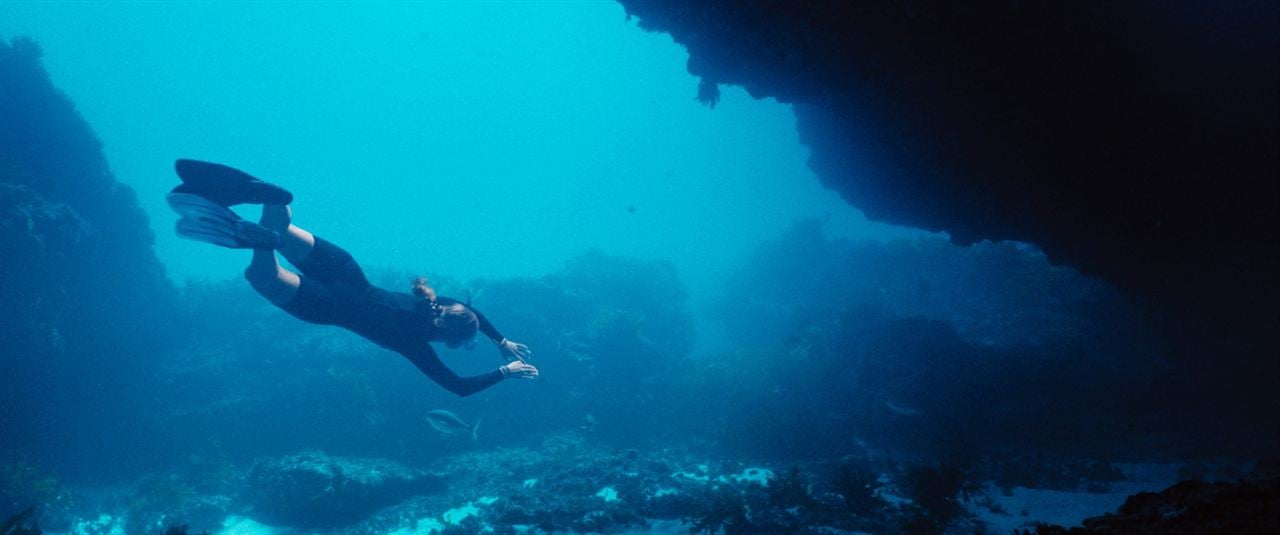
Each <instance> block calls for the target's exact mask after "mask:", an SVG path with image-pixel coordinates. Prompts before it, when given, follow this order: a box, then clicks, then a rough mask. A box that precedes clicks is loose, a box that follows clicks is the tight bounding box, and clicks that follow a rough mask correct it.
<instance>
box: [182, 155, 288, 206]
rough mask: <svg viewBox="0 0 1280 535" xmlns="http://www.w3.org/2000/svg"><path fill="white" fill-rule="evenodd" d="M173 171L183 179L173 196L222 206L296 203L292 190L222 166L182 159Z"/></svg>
mask: <svg viewBox="0 0 1280 535" xmlns="http://www.w3.org/2000/svg"><path fill="white" fill-rule="evenodd" d="M173 169H174V170H175V171H177V173H178V178H181V179H182V184H181V185H179V186H178V187H176V188H173V193H187V194H192V195H199V196H201V197H204V198H206V199H209V200H211V201H213V202H216V203H218V204H220V205H222V206H235V205H237V204H289V203H291V202H293V194H292V193H289V190H286V189H284V188H282V187H280V186H277V185H275V184H271V183H269V182H263V181H261V180H258V179H257V178H254V177H253V176H252V175H250V174H248V173H245V172H244V171H241V170H239V169H234V168H231V167H227V166H225V165H222V164H217V163H211V162H202V161H199V160H186V159H180V160H177V161H175V162H174V163H173Z"/></svg>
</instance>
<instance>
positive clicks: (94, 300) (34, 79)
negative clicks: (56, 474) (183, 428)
mask: <svg viewBox="0 0 1280 535" xmlns="http://www.w3.org/2000/svg"><path fill="white" fill-rule="evenodd" d="M40 55H41V52H40V49H39V47H38V46H37V45H36V44H35V43H34V42H33V41H31V40H27V39H15V40H13V41H12V42H5V41H4V40H3V39H0V306H3V309H4V314H5V317H4V321H3V322H0V370H2V372H3V373H0V405H3V406H4V407H9V408H13V407H20V408H21V410H5V411H4V414H3V416H0V433H2V434H3V436H4V437H5V439H6V446H7V447H11V448H15V449H17V450H19V451H27V452H30V453H32V454H33V457H37V460H39V459H38V457H39V456H40V455H44V454H53V452H57V453H56V455H57V458H58V462H59V464H60V465H62V466H63V467H64V468H71V467H73V466H74V465H75V464H76V463H77V462H84V463H86V464H90V465H95V466H113V465H111V464H109V463H106V462H105V459H106V458H107V457H109V456H111V455H110V454H111V450H112V448H113V447H118V446H105V447H104V446H103V445H101V444H100V441H99V440H100V437H102V436H104V435H107V434H111V435H113V436H115V437H117V440H116V441H114V444H135V443H137V441H132V440H126V439H125V438H124V437H125V436H127V435H128V434H129V433H130V432H134V431H136V430H135V429H134V428H133V427H132V426H133V425H136V424H138V423H140V422H139V421H136V420H135V421H129V422H123V421H121V419H120V418H119V417H118V416H116V415H118V414H119V413H121V412H127V411H131V410H135V409H136V408H137V407H138V405H137V404H138V403H144V402H145V401H144V400H146V399H147V396H146V383H145V381H142V380H140V378H141V377H146V376H148V375H149V374H147V373H145V371H146V370H148V369H149V368H150V367H151V364H152V362H153V361H152V360H149V358H147V357H149V356H152V355H153V354H154V351H155V350H156V349H158V348H160V347H163V345H164V343H165V341H166V337H165V336H163V335H162V334H161V333H158V332H157V331H158V329H157V327H158V326H160V325H162V324H163V319H165V318H167V317H169V316H170V312H171V310H172V305H173V290H172V288H171V287H170V285H169V284H168V282H167V281H166V280H165V278H164V272H163V268H162V266H161V265H160V262H159V260H158V259H157V258H156V256H155V254H154V253H153V251H152V249H151V244H152V235H151V230H150V227H149V226H148V224H147V220H146V216H145V215H144V214H143V212H142V210H141V208H139V206H138V203H137V202H136V199H135V198H134V193H133V190H131V189H130V188H128V187H127V186H124V185H122V184H120V183H119V182H117V181H116V180H115V178H114V177H113V176H112V174H111V172H110V170H109V169H108V167H107V163H106V161H105V159H104V157H103V155H102V149H101V144H100V142H99V141H98V140H97V139H96V138H95V136H94V134H93V132H92V131H91V130H90V129H89V126H88V125H87V124H85V122H84V120H83V119H81V117H80V115H79V114H78V113H76V110H75V108H74V107H73V106H72V104H71V102H70V101H69V100H68V99H67V98H66V96H65V95H63V94H62V93H61V92H59V91H58V90H56V89H55V88H54V87H53V85H52V83H50V80H49V76H48V74H47V73H45V71H44V68H43V67H42V66H41V63H40ZM90 400H92V401H90ZM139 441H142V440H141V439H139ZM142 442H145V441H142ZM129 448H130V449H131V451H130V453H136V448H135V447H134V446H129ZM117 453H123V451H120V452H117ZM80 454H83V456H81V455H80ZM100 455H101V456H104V457H99V458H97V459H92V460H91V459H88V457H95V456H100ZM116 457H121V458H143V457H144V456H141V455H136V456H133V455H118V456H116ZM114 466H120V465H114Z"/></svg>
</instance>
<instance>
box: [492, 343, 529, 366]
mask: <svg viewBox="0 0 1280 535" xmlns="http://www.w3.org/2000/svg"><path fill="white" fill-rule="evenodd" d="M498 352H499V353H502V356H504V357H506V358H507V360H518V361H520V362H524V361H525V360H524V359H527V358H529V357H530V356H531V355H533V350H531V349H529V346H527V345H524V344H522V343H520V342H516V341H514V340H507V339H506V338H503V339H502V342H500V343H499V344H498Z"/></svg>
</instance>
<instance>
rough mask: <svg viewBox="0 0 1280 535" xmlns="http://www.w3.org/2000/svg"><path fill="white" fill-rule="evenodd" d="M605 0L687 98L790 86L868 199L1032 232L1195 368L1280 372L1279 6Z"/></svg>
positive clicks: (786, 94) (999, 230) (834, 174)
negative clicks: (674, 51)
mask: <svg viewBox="0 0 1280 535" xmlns="http://www.w3.org/2000/svg"><path fill="white" fill-rule="evenodd" d="M619 1H620V2H621V3H622V5H623V6H624V7H625V8H626V10H627V12H628V14H629V15H631V16H636V17H638V18H639V24H640V26H641V27H642V28H645V29H648V30H651V31H662V32H667V33H669V34H670V35H671V36H672V37H673V38H674V39H675V41H676V42H677V43H679V44H681V45H683V46H685V47H686V48H687V49H688V51H689V63H688V69H689V72H690V73H692V74H694V75H696V76H699V77H701V78H702V84H701V86H700V88H699V91H698V97H699V98H700V99H702V100H703V101H704V102H706V103H708V104H712V105H714V103H715V100H716V99H717V97H718V90H717V87H718V85H719V84H732V85H740V86H742V87H744V88H746V90H747V91H748V92H749V93H750V94H751V95H752V96H753V97H756V98H764V97H773V98H776V99H778V100H779V101H782V102H787V103H792V104H793V105H794V108H795V112H796V115H797V117H798V124H797V127H798V129H799V132H800V136H801V140H802V141H803V142H804V143H805V144H807V145H808V146H809V147H811V149H812V155H811V158H810V162H809V164H810V166H811V167H812V168H813V169H814V170H815V171H816V172H817V173H818V175H819V176H820V177H821V179H822V180H823V182H824V183H825V184H826V185H827V186H828V187H830V188H832V189H834V190H837V191H839V192H840V193H841V194H842V195H843V196H844V198H845V199H846V200H847V201H848V202H849V203H850V204H852V205H853V206H855V207H857V208H859V209H861V210H863V211H864V212H865V213H866V214H867V216H868V217H869V218H871V219H873V220H878V221H885V222H890V223H895V224H900V225H909V226H913V227H919V228H925V229H930V230H935V231H946V232H948V233H950V235H951V236H952V239H953V240H954V241H956V242H957V243H962V244H968V243H972V242H974V241H977V240H982V239H992V240H1004V239H1011V240H1021V241H1027V242H1033V243H1036V244H1037V245H1039V246H1040V247H1041V248H1042V249H1044V251H1045V252H1046V254H1048V255H1049V257H1050V259H1051V260H1052V261H1054V262H1055V263H1066V264H1070V265H1072V266H1074V267H1076V268H1078V269H1080V270H1081V271H1082V272H1084V273H1086V274H1090V275H1096V276H1100V277H1103V278H1105V279H1107V280H1110V281H1112V282H1113V283H1116V284H1117V285H1118V286H1120V287H1122V288H1125V289H1128V290H1130V291H1132V292H1134V293H1135V294H1136V295H1138V296H1141V297H1143V298H1146V299H1150V300H1151V301H1153V302H1154V303H1155V304H1157V305H1158V306H1159V307H1160V308H1161V309H1162V310H1163V311H1164V312H1165V313H1167V314H1168V316H1169V323H1170V329H1169V330H1170V332H1172V333H1174V334H1175V335H1176V336H1177V339H1176V340H1175V344H1174V345H1175V346H1176V347H1178V348H1181V350H1182V351H1183V353H1184V355H1183V356H1184V357H1187V358H1190V359H1192V360H1196V359H1202V360H1212V361H1213V366H1206V370H1205V371H1206V373H1210V374H1213V373H1214V372H1213V369H1211V368H1213V367H1216V366H1217V365H1218V364H1219V363H1220V362H1221V361H1222V360H1223V359H1225V360H1227V361H1234V362H1236V363H1237V364H1240V365H1241V366H1244V367H1246V368H1247V369H1248V370H1247V373H1248V374H1250V375H1261V376H1265V377H1270V378H1271V380H1275V379H1277V378H1280V373H1277V366H1276V364H1275V361H1276V359H1274V355H1275V352H1276V350H1277V347H1278V345H1277V334H1276V333H1277V332H1280V321H1278V319H1277V318H1278V317H1280V314H1277V306H1276V305H1277V303H1278V302H1280V292H1278V291H1277V290H1278V288H1280V284H1277V276H1276V273H1280V261H1278V258H1277V255H1278V254H1280V247H1277V229H1278V228H1280V226H1278V225H1276V224H1275V214H1276V210H1277V208H1280V180H1277V177H1278V176H1280V98H1278V97H1277V95H1280V83H1278V80H1280V63H1278V62H1277V61H1276V60H1275V58H1276V57H1278V56H1280V4H1277V3H1274V2H1196V1H1181V2H1164V1H1135V2H1119V3H1117V2H1070V3H1031V4H1028V3H1024V2H1015V1H987V2H978V3H974V2H928V1H907V2H787V1H781V0H748V1H707V2H678V1H664V0H619ZM1237 371H1239V370H1237ZM1233 373H1235V372H1233ZM1215 380H1217V379H1215ZM1220 380H1223V381H1226V380H1229V379H1228V378H1226V377H1222V378H1220ZM1258 402H1259V403H1267V404H1270V405H1272V406H1274V405H1275V404H1276V400H1275V399H1274V396H1269V397H1266V398H1260V399H1259V400H1258Z"/></svg>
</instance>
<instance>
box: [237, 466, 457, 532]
mask: <svg viewBox="0 0 1280 535" xmlns="http://www.w3.org/2000/svg"><path fill="white" fill-rule="evenodd" d="M246 485H247V486H246V491H245V493H244V495H243V496H242V498H243V500H244V501H245V503H246V504H248V505H250V506H252V507H253V511H252V512H251V513H250V514H251V515H252V516H253V518H254V519H256V520H261V521H263V522H266V523H268V524H276V525H288V526H299V527H306V528H335V527H339V526H345V525H349V524H353V523H355V522H358V521H360V520H362V519H364V518H365V517H367V516H368V515H370V514H372V513H373V512H375V511H377V510H379V509H382V508H384V507H388V506H391V505H395V504H397V503H399V502H400V501H402V500H404V499H406V498H409V497H410V496H414V495H418V494H433V493H439V492H443V491H444V490H445V488H446V483H445V480H444V478H443V477H440V476H436V475H433V474H428V473H425V472H421V471H418V470H413V469H410V468H406V467H404V466H401V465H399V464H396V463H395V462H392V461H387V460H381V459H353V458H339V457H330V456H328V455H325V454H324V453H320V452H308V453H302V454H298V455H291V456H288V457H283V458H279V459H270V460H264V461H260V462H259V463H257V464H256V465H255V466H254V467H253V469H252V470H251V471H250V472H249V476H248V478H247V480H246Z"/></svg>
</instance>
